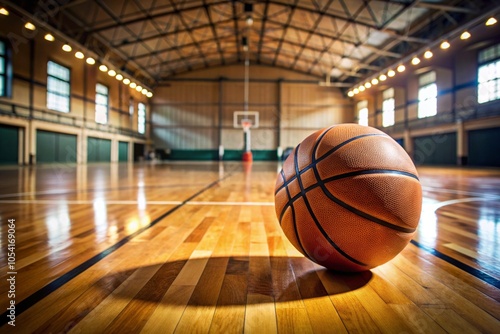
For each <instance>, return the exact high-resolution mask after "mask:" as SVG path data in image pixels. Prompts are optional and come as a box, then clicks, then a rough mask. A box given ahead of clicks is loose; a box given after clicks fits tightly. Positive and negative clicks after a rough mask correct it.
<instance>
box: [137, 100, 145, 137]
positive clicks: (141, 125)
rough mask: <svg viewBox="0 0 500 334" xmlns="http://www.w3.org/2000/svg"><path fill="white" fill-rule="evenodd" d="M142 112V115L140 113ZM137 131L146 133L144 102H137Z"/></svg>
mask: <svg viewBox="0 0 500 334" xmlns="http://www.w3.org/2000/svg"><path fill="white" fill-rule="evenodd" d="M141 106H144V108H143V109H142V108H141ZM142 112H143V113H144V115H141V113H142ZM141 119H142V122H141ZM137 132H139V133H140V134H146V104H145V103H143V102H139V103H137Z"/></svg>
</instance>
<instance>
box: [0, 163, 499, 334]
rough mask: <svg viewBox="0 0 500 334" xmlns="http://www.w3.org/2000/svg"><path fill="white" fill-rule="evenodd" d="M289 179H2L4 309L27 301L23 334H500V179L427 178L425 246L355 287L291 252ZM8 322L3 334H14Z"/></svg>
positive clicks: (421, 240) (83, 175)
mask: <svg viewBox="0 0 500 334" xmlns="http://www.w3.org/2000/svg"><path fill="white" fill-rule="evenodd" d="M246 167H248V166H246ZM277 171H278V164H277V163H254V164H253V165H252V166H251V167H249V168H245V166H244V165H243V164H242V163H240V162H231V163H223V164H222V163H221V164H219V163H182V164H181V163H166V164H142V165H132V164H102V165H100V164H94V165H92V164H91V165H79V166H63V165H47V166H39V167H24V168H13V167H12V168H8V167H3V168H1V169H0V179H1V180H2V182H1V187H0V188H1V189H0V217H1V224H2V230H1V250H0V258H1V261H0V265H1V271H0V274H1V276H0V278H1V285H0V287H1V289H0V305H1V307H2V309H3V310H6V308H7V307H8V305H9V303H10V302H11V300H15V307H16V311H15V313H16V318H15V325H16V328H15V329H16V332H19V333H30V332H39V333H58V332H71V333H115V332H119V333H136V332H141V331H142V332H144V333H153V332H158V333H170V332H177V333H208V332H210V333H241V332H245V333H246V332H248V333H273V332H280V333H291V332H296V333H310V332H315V333H322V332H323V333H345V332H351V333H356V332H358V333H368V332H369V333H372V332H373V333H375V332H383V333H391V332H394V333H412V332H415V333H446V332H448V333H476V332H482V333H499V332H500V260H499V257H500V171H499V170H498V169H496V170H472V169H466V170H464V169H458V168H454V169H439V168H420V169H419V173H420V177H421V182H422V185H423V189H424V207H423V213H422V219H421V222H420V225H419V229H418V233H417V234H416V235H415V237H414V240H413V241H412V242H411V244H409V245H408V247H407V248H406V249H405V250H404V251H403V252H402V253H401V254H400V255H398V256H397V257H396V258H395V259H393V260H392V261H390V262H389V263H387V264H385V265H382V266H380V267H378V268H375V269H373V270H371V271H368V272H364V273H359V274H350V275H349V274H340V273H335V272H329V271H326V270H325V269H323V268H321V267H320V266H317V265H315V264H314V263H312V262H310V261H309V260H307V259H305V258H304V257H302V256H301V255H300V253H298V252H297V251H296V250H295V249H294V248H293V247H292V246H291V245H290V243H289V242H288V241H287V240H286V238H285V236H284V235H283V233H282V231H281V229H280V227H279V224H278V222H277V219H276V217H275V214H274V207H273V200H274V195H273V188H274V182H275V177H276V173H277ZM9 219H15V245H16V248H15V263H14V264H13V266H14V267H10V268H9V267H7V261H8V257H7V240H8V220H9ZM9 272H15V274H13V276H14V277H15V287H14V288H15V297H14V298H10V297H8V295H9V290H10V289H11V288H12V286H10V285H9V284H7V283H8V282H7V278H9V277H11V276H12V274H8V273H9ZM3 312H4V313H3V314H2V318H1V320H2V322H1V325H2V326H1V327H0V332H2V333H6V332H13V331H12V328H11V327H10V325H9V324H8V323H7V321H10V320H9V318H8V317H7V315H8V311H7V312H5V311H3Z"/></svg>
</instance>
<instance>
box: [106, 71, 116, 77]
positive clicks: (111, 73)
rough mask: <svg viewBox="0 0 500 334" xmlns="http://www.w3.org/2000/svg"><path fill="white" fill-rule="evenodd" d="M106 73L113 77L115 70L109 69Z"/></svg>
mask: <svg viewBox="0 0 500 334" xmlns="http://www.w3.org/2000/svg"><path fill="white" fill-rule="evenodd" d="M108 75H109V76H110V77H114V76H115V75H116V71H115V70H109V71H108Z"/></svg>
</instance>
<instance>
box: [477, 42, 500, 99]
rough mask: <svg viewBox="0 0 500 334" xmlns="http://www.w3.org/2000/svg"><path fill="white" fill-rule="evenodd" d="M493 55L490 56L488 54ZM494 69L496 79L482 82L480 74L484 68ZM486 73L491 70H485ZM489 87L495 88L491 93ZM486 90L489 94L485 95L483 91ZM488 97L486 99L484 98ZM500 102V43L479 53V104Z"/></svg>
mask: <svg viewBox="0 0 500 334" xmlns="http://www.w3.org/2000/svg"><path fill="white" fill-rule="evenodd" d="M490 51H492V52H491V55H488V52H490ZM490 66H491V67H492V68H494V69H495V72H496V73H495V75H496V76H495V77H494V78H493V79H489V80H485V81H482V80H481V78H480V74H481V72H483V71H482V69H483V68H487V67H490ZM484 73H491V69H489V70H485V71H484ZM488 86H492V87H495V88H494V90H493V91H492V92H491V91H490V90H489V88H488ZM483 89H485V91H486V92H487V94H483V92H482V90H483ZM485 95H486V99H484V100H483V99H482V98H481V97H482V96H485ZM498 100H500V43H497V44H494V45H490V46H489V47H487V48H484V49H482V50H480V51H479V52H478V55H477V103H479V104H484V103H488V102H494V101H498Z"/></svg>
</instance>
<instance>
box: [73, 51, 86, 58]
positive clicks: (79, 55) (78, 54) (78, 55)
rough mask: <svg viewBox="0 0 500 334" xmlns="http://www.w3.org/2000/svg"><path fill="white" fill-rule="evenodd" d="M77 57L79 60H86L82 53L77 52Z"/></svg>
mask: <svg viewBox="0 0 500 334" xmlns="http://www.w3.org/2000/svg"><path fill="white" fill-rule="evenodd" d="M75 57H76V58H78V59H83V58H85V55H84V54H83V53H82V52H80V51H77V52H76V53H75Z"/></svg>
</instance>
